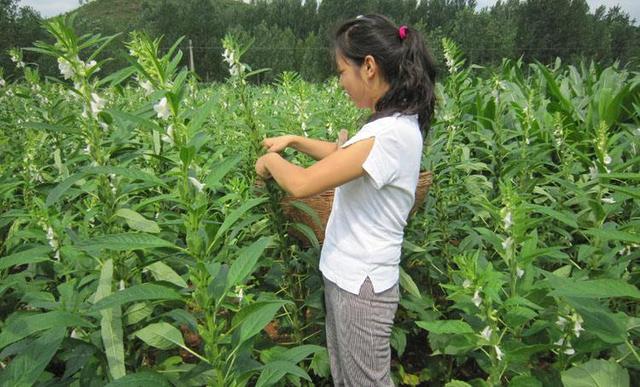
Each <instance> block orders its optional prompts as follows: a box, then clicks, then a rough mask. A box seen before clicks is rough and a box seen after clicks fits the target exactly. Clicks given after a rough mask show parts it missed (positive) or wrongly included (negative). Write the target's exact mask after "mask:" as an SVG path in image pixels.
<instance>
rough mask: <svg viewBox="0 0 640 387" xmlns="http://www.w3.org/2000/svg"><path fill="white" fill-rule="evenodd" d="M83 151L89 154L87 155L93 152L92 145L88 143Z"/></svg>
mask: <svg viewBox="0 0 640 387" xmlns="http://www.w3.org/2000/svg"><path fill="white" fill-rule="evenodd" d="M82 153H84V154H87V155H88V154H89V153H91V145H90V144H87V146H86V147H85V148H84V149H83V150H82Z"/></svg>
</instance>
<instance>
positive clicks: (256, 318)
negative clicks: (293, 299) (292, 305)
mask: <svg viewBox="0 0 640 387" xmlns="http://www.w3.org/2000/svg"><path fill="white" fill-rule="evenodd" d="M287 303H288V302H287V301H274V302H268V303H265V304H262V305H260V306H259V307H257V308H256V309H255V310H253V311H252V312H251V313H249V314H248V315H247V316H246V318H245V319H244V322H243V323H242V325H240V342H239V344H242V343H244V342H245V341H247V340H248V339H250V338H251V337H253V336H254V335H256V334H257V333H258V332H260V331H261V330H262V329H263V328H264V327H265V326H266V325H267V324H268V323H269V322H270V321H271V320H273V317H274V316H275V315H276V313H277V312H278V310H280V308H282V306H283V305H285V304H287Z"/></svg>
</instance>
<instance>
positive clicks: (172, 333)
mask: <svg viewBox="0 0 640 387" xmlns="http://www.w3.org/2000/svg"><path fill="white" fill-rule="evenodd" d="M134 335H136V336H138V338H140V340H142V341H144V342H145V343H147V344H148V345H150V346H152V347H155V348H158V349H169V348H171V347H173V346H176V345H177V346H179V347H184V346H185V344H184V339H183V338H182V333H181V332H180V330H178V328H176V327H174V326H173V325H171V324H169V323H166V322H159V323H155V324H150V325H147V326H146V327H144V328H142V329H140V330H139V331H137V332H135V333H134Z"/></svg>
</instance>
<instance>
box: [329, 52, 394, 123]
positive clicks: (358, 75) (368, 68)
mask: <svg viewBox="0 0 640 387" xmlns="http://www.w3.org/2000/svg"><path fill="white" fill-rule="evenodd" d="M336 66H337V67H338V73H339V74H340V85H341V86H342V87H343V88H344V90H345V91H346V92H347V94H349V97H350V98H351V100H352V101H353V103H354V104H355V105H356V107H358V108H361V109H371V111H372V112H373V111H375V107H376V102H377V101H378V99H379V98H380V97H382V96H383V95H384V94H385V93H386V92H387V90H389V84H388V83H387V82H386V81H385V80H384V79H383V78H382V76H381V75H380V73H379V69H378V65H377V64H376V61H375V59H374V58H373V57H372V56H371V55H367V56H366V57H365V58H364V61H363V62H362V65H360V66H358V65H356V64H355V63H353V62H351V61H349V60H348V59H347V58H345V57H344V55H342V54H341V53H340V52H339V51H336Z"/></svg>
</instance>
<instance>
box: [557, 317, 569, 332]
mask: <svg viewBox="0 0 640 387" xmlns="http://www.w3.org/2000/svg"><path fill="white" fill-rule="evenodd" d="M567 322H568V321H567V319H566V318H564V317H562V316H558V321H556V325H557V326H559V327H560V329H564V327H565V325H567Z"/></svg>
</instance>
